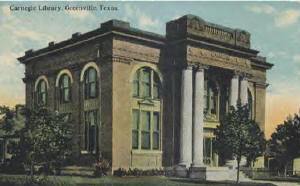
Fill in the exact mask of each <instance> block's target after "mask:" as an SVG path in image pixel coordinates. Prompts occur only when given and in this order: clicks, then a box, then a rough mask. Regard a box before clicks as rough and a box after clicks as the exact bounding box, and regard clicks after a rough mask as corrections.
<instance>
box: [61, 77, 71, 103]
mask: <svg viewBox="0 0 300 186" xmlns="http://www.w3.org/2000/svg"><path fill="white" fill-rule="evenodd" d="M65 78H67V81H68V82H67V86H65V82H64V80H65ZM66 91H67V92H68V98H67V99H65V98H66V95H65V93H66ZM59 101H60V103H61V104H63V103H69V102H71V101H72V86H71V77H70V76H69V75H68V74H63V75H61V77H60V79H59Z"/></svg>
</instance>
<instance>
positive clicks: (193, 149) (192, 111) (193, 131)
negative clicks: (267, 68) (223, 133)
mask: <svg viewBox="0 0 300 186" xmlns="http://www.w3.org/2000/svg"><path fill="white" fill-rule="evenodd" d="M208 68H209V66H207V65H198V66H192V65H190V66H187V67H185V68H184V69H183V70H182V82H181V106H182V107H181V130H180V137H181V139H180V162H179V165H182V166H185V167H186V168H188V167H203V166H205V165H204V162H203V144H204V141H203V140H204V127H205V117H204V115H205V113H204V107H205V105H206V103H205V102H206V101H210V100H205V96H204V95H205V94H204V93H205V73H206V72H207V70H208ZM232 74H233V75H232V77H231V84H230V106H236V104H237V102H238V100H239V99H240V100H241V104H243V105H244V104H247V102H248V81H247V79H246V76H245V75H244V74H241V73H240V74H238V73H236V72H233V73H232ZM217 104H219V102H218V103H217ZM217 107H218V106H217ZM208 110H209V108H208ZM218 122H219V121H218Z"/></svg>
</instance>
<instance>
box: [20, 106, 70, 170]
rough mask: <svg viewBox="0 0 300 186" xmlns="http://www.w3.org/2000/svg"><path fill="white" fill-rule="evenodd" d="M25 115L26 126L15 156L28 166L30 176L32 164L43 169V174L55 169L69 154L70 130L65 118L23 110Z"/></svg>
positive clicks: (49, 112) (40, 109)
mask: <svg viewBox="0 0 300 186" xmlns="http://www.w3.org/2000/svg"><path fill="white" fill-rule="evenodd" d="M25 116H26V125H25V127H24V128H23V129H22V131H21V140H20V143H19V144H18V148H16V150H17V151H18V152H16V153H17V154H18V155H19V157H20V158H22V160H23V162H24V163H25V164H27V165H30V171H31V175H33V171H34V166H36V165H41V166H43V167H44V171H45V170H51V168H52V167H55V168H59V167H60V165H61V163H62V161H63V160H64V159H65V157H66V156H67V155H68V154H70V151H71V145H70V142H71V139H72V131H71V126H70V123H69V122H68V121H66V120H65V115H63V114H58V113H55V112H51V111H49V110H48V109H46V108H39V109H36V110H27V111H26V113H25ZM46 173H50V172H49V171H46Z"/></svg>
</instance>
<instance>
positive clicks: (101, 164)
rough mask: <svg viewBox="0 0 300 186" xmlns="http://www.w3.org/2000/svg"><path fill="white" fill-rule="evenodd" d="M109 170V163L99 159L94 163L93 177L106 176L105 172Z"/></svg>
mask: <svg viewBox="0 0 300 186" xmlns="http://www.w3.org/2000/svg"><path fill="white" fill-rule="evenodd" d="M109 170H110V162H109V161H108V160H106V159H103V158H101V159H99V160H97V162H96V163H95V171H94V176H97V177H101V176H106V175H107V172H108V171H109Z"/></svg>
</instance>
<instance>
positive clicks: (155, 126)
mask: <svg viewBox="0 0 300 186" xmlns="http://www.w3.org/2000/svg"><path fill="white" fill-rule="evenodd" d="M159 131H160V127H159V113H158V112H154V113H153V144H152V145H153V149H159V133H160V132H159Z"/></svg>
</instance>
